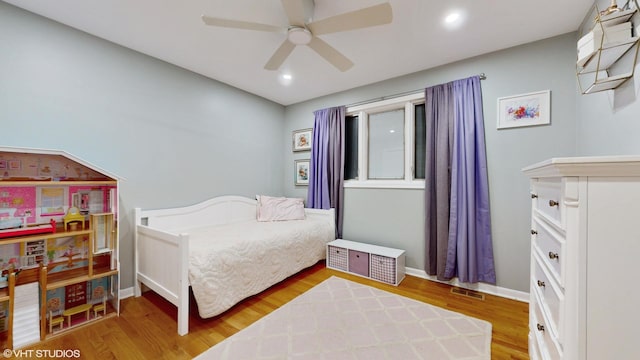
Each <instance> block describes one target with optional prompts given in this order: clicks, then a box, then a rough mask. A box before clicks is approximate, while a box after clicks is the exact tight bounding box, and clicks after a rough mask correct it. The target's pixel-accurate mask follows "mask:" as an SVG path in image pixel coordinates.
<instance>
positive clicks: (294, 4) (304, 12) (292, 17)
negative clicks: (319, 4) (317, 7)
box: [282, 0, 314, 26]
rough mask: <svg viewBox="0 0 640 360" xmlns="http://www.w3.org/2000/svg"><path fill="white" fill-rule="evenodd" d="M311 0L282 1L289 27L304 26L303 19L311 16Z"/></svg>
mask: <svg viewBox="0 0 640 360" xmlns="http://www.w3.org/2000/svg"><path fill="white" fill-rule="evenodd" d="M313 6H314V5H313V0H282V7H283V8H284V12H285V13H286V14H287V18H288V19H289V25H295V26H304V24H305V19H309V18H311V15H313Z"/></svg>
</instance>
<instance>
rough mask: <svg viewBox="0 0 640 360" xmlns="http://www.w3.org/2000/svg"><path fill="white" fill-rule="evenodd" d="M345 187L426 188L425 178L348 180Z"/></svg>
mask: <svg viewBox="0 0 640 360" xmlns="http://www.w3.org/2000/svg"><path fill="white" fill-rule="evenodd" d="M344 187H345V188H347V189H349V188H355V189H358V188H360V189H420V190H424V180H413V181H404V180H365V181H359V180H346V181H345V182H344Z"/></svg>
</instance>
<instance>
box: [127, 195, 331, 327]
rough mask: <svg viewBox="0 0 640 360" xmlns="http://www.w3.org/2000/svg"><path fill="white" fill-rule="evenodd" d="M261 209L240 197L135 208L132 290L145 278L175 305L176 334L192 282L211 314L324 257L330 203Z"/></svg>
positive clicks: (202, 308)
mask: <svg viewBox="0 0 640 360" xmlns="http://www.w3.org/2000/svg"><path fill="white" fill-rule="evenodd" d="M259 209H261V207H260V204H259V203H258V202H257V201H256V200H254V199H250V198H246V197H241V196H222V197H217V198H213V199H210V200H207V201H204V202H202V203H199V204H196V205H192V206H187V207H181V208H173V209H163V210H141V209H139V208H138V209H136V210H135V221H136V232H135V245H136V250H135V254H136V255H135V269H136V270H135V275H136V282H135V295H136V296H140V295H141V285H142V284H144V285H146V286H147V287H149V288H150V289H151V290H153V291H155V292H156V293H158V294H159V295H160V296H162V297H164V298H165V299H167V300H168V301H170V302H171V303H173V304H174V305H175V306H177V307H178V333H179V334H180V335H185V334H186V333H188V331H189V285H191V288H192V290H193V294H194V297H195V299H196V303H197V306H198V312H199V314H200V316H201V317H203V318H208V317H212V316H215V315H218V314H220V313H222V312H224V311H225V310H228V309H229V308H231V307H232V306H233V305H235V304H236V303H237V302H239V301H240V300H242V299H245V298H247V297H249V296H251V295H254V294H257V293H259V292H261V291H263V290H265V289H267V288H268V287H270V286H272V285H274V284H276V283H278V282H279V281H282V280H284V279H285V278H287V277H289V276H291V275H293V274H295V273H297V272H298V271H300V270H302V269H304V268H306V267H309V266H311V265H313V264H315V263H316V262H318V261H319V260H321V259H324V258H325V256H326V253H325V246H326V244H327V243H328V242H329V241H332V240H334V239H335V216H334V211H333V210H316V209H303V208H302V207H301V208H300V210H301V211H302V217H303V218H304V219H303V220H291V221H257V215H256V214H257V213H259V211H258V210H259ZM267 269H268V270H267Z"/></svg>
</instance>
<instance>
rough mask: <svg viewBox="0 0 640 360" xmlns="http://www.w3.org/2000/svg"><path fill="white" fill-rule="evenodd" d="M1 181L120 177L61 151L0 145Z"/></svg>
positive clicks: (118, 178)
mask: <svg viewBox="0 0 640 360" xmlns="http://www.w3.org/2000/svg"><path fill="white" fill-rule="evenodd" d="M0 180H43V181H46V180H51V181H76V180H80V181H116V180H122V178H121V177H119V176H117V175H115V174H113V173H110V172H108V171H106V170H104V169H101V168H99V167H98V166H95V165H93V164H91V163H89V162H87V161H85V160H82V159H81V158H79V157H77V156H74V155H72V154H69V153H68V152H66V151H63V150H50V149H35V148H20V147H2V146H0Z"/></svg>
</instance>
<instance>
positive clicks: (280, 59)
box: [264, 40, 296, 70]
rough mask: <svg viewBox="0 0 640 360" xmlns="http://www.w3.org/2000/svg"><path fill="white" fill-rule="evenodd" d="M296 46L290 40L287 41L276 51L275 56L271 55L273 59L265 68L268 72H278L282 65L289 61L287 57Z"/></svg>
mask: <svg viewBox="0 0 640 360" xmlns="http://www.w3.org/2000/svg"><path fill="white" fill-rule="evenodd" d="M295 47H296V46H295V45H294V44H292V43H291V42H290V41H289V40H285V41H284V42H283V43H282V45H280V47H279V48H278V50H276V52H275V53H273V55H271V59H269V61H267V64H266V65H265V66H264V68H265V69H266V70H278V68H280V66H281V65H282V63H284V61H285V60H286V59H287V57H288V56H289V55H290V54H291V52H292V51H293V49H294V48H295Z"/></svg>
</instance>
